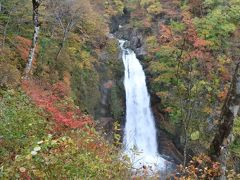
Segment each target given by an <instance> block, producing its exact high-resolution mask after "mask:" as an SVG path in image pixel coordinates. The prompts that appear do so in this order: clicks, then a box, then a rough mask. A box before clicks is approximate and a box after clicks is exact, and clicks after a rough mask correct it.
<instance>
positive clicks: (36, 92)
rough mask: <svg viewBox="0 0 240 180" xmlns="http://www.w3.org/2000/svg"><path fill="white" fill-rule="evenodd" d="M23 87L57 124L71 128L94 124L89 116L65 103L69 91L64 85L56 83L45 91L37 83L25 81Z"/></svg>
mask: <svg viewBox="0 0 240 180" xmlns="http://www.w3.org/2000/svg"><path fill="white" fill-rule="evenodd" d="M22 87H23V89H24V90H25V91H26V93H27V94H28V95H29V96H30V97H31V99H32V100H33V102H34V103H35V104H36V105H37V106H39V107H41V108H43V109H44V110H45V111H46V112H47V113H49V114H50V116H51V118H52V119H53V120H55V121H56V123H57V124H60V125H65V126H67V127H70V128H82V127H84V126H85V125H90V124H93V120H92V119H91V118H90V117H89V116H86V115H83V114H82V113H81V111H80V110H79V109H77V108H76V107H75V106H74V105H73V104H70V103H63V101H64V100H65V98H66V95H67V94H68V93H69V89H68V88H67V87H66V86H65V85H64V83H61V82H60V83H56V84H54V85H53V86H52V87H49V86H48V85H47V87H45V89H43V87H42V86H40V85H39V84H37V83H36V82H34V81H31V80H29V81H24V82H23V84H22ZM58 104H61V106H60V105H58Z"/></svg>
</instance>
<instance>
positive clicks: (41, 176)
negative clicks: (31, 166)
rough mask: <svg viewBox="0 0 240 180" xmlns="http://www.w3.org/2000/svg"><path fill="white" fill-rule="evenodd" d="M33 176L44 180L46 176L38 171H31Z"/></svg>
mask: <svg viewBox="0 0 240 180" xmlns="http://www.w3.org/2000/svg"><path fill="white" fill-rule="evenodd" d="M33 174H34V176H36V177H38V178H44V177H45V176H46V174H45V173H44V172H43V171H40V170H33Z"/></svg>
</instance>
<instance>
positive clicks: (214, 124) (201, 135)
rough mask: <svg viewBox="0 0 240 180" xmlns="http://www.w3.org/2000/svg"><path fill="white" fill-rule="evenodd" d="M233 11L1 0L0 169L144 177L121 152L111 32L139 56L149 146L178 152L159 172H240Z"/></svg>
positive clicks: (235, 1)
mask: <svg viewBox="0 0 240 180" xmlns="http://www.w3.org/2000/svg"><path fill="white" fill-rule="evenodd" d="M239 23H240V0H160V1H159V0H32V1H27V0H0V34H1V35H0V55H1V56H0V124H1V126H0V179H131V178H132V179H134V178H136V179H138V178H139V179H141V178H143V179H144V178H147V176H148V172H147V171H146V169H144V168H143V172H144V173H143V174H141V173H140V174H139V175H135V173H133V172H132V171H131V167H132V164H131V163H130V162H129V159H128V158H127V157H125V156H123V155H122V154H121V147H122V138H123V137H122V134H123V133H122V132H123V129H124V119H125V118H124V115H125V94H124V88H123V76H124V73H123V71H124V67H123V64H122V61H121V58H120V56H119V54H120V49H119V45H118V41H117V40H116V39H115V38H112V37H111V35H110V33H111V34H114V35H115V37H117V38H123V39H126V40H128V41H129V42H130V45H129V48H131V49H132V50H134V51H135V52H136V54H137V56H138V58H139V59H140V60H141V63H142V65H143V67H144V71H145V73H146V76H147V79H146V80H147V85H148V88H149V92H150V95H151V100H152V103H151V104H152V110H153V113H154V115H155V119H156V127H157V129H158V131H159V132H160V135H161V133H164V134H165V136H166V137H167V139H168V140H169V141H167V142H169V143H168V144H171V145H172V146H170V145H169V146H166V147H165V149H164V147H162V146H161V142H159V143H160V148H159V149H160V152H162V153H163V154H164V153H166V151H169V152H168V153H171V152H173V147H174V152H175V151H177V152H178V153H173V154H177V155H176V156H177V157H176V158H175V156H174V155H173V154H167V153H166V155H167V156H174V158H172V159H173V160H174V162H175V163H176V164H177V165H178V166H177V167H176V168H175V169H173V170H172V172H171V173H169V174H168V175H166V176H168V177H169V178H170V177H172V178H173V177H174V178H175V179H197V178H198V179H212V178H213V177H216V178H223V179H224V178H227V179H238V178H240V177H239V176H238V175H237V174H238V173H240V117H239V116H238V109H239V106H240V99H239V98H240V90H239V87H240V80H239V78H240V74H239V73H240V72H239V71H240V70H239V63H240V24H239ZM159 141H161V139H159ZM170 142H171V143H170ZM167 148H170V149H167ZM170 159H171V158H170ZM139 171H142V170H139ZM138 176H139V177H138ZM152 178H153V179H158V174H157V173H156V175H155V176H154V177H152Z"/></svg>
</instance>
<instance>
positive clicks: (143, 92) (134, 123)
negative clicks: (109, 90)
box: [119, 40, 166, 170]
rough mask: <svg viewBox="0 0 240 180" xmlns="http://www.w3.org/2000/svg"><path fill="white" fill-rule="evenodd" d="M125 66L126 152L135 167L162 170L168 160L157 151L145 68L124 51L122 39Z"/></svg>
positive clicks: (130, 53)
mask: <svg viewBox="0 0 240 180" xmlns="http://www.w3.org/2000/svg"><path fill="white" fill-rule="evenodd" d="M119 43H120V47H121V49H122V60H123V63H124V67H125V75H124V86H125V91H126V124H125V130H124V139H123V141H124V152H125V153H126V154H127V155H128V156H129V158H130V160H131V162H132V164H133V168H135V169H140V168H143V167H150V168H152V169H159V170H160V169H162V168H164V166H165V162H166V161H165V160H164V159H163V158H162V157H161V156H160V155H159V153H158V150H157V136H156V127H155V121H154V117H153V114H152V111H151V107H150V96H149V93H148V90H147V86H146V77H145V73H144V71H143V68H142V66H141V64H140V62H139V60H138V59H137V58H136V54H135V53H134V52H133V51H132V50H130V49H126V48H124V43H125V41H124V40H119Z"/></svg>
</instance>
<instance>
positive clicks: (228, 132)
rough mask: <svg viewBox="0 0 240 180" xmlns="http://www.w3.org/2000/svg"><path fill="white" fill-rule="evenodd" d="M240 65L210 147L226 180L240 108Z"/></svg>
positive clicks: (213, 157)
mask: <svg viewBox="0 0 240 180" xmlns="http://www.w3.org/2000/svg"><path fill="white" fill-rule="evenodd" d="M239 66H240V63H238V64H237V66H236V69H235V73H234V75H233V79H232V83H231V87H230V89H229V92H228V95H227V98H226V100H225V103H224V105H223V108H222V112H221V116H220V120H221V124H220V125H219V129H218V132H217V133H216V135H215V137H214V139H213V141H212V144H211V146H210V156H211V157H212V159H214V160H218V161H219V162H220V163H221V166H222V170H223V175H222V177H221V178H220V179H226V176H225V171H226V165H227V164H226V163H227V156H228V146H229V144H230V143H231V142H232V141H233V136H232V128H233V124H234V119H235V118H236V116H237V114H238V111H239V107H240V72H239Z"/></svg>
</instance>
